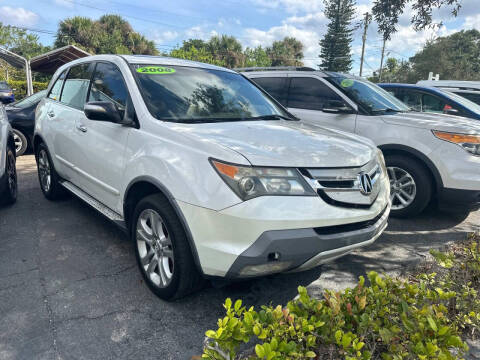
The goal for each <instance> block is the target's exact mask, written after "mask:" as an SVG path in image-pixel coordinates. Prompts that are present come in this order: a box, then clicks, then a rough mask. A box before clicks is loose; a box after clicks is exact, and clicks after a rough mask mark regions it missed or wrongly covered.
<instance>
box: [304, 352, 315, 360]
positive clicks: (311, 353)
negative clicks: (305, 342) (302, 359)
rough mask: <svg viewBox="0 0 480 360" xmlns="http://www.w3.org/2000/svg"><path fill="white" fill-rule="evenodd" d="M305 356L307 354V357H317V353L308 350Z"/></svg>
mask: <svg viewBox="0 0 480 360" xmlns="http://www.w3.org/2000/svg"><path fill="white" fill-rule="evenodd" d="M305 356H306V357H307V358H314V357H317V354H315V353H314V352H313V351H307V352H306V353H305Z"/></svg>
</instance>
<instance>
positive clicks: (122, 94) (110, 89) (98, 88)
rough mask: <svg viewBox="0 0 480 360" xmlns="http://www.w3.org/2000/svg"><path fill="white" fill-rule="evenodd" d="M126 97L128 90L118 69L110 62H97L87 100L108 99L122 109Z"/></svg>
mask: <svg viewBox="0 0 480 360" xmlns="http://www.w3.org/2000/svg"><path fill="white" fill-rule="evenodd" d="M127 99H128V90H127V87H126V85H125V82H124V80H123V76H122V73H121V72H120V70H119V69H118V68H117V67H116V66H115V65H113V64H110V63H97V66H96V68H95V73H94V75H93V83H92V88H91V90H90V95H89V97H88V101H89V102H90V101H110V102H113V103H114V104H115V105H116V106H117V108H118V109H119V110H123V109H124V108H125V105H126V103H127Z"/></svg>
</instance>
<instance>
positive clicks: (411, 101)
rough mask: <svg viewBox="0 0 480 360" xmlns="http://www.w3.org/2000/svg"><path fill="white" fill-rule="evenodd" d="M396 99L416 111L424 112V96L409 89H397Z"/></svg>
mask: <svg viewBox="0 0 480 360" xmlns="http://www.w3.org/2000/svg"><path fill="white" fill-rule="evenodd" d="M395 97H396V98H397V99H399V100H400V101H402V102H403V103H404V104H406V105H408V107H410V108H412V109H413V110H415V111H419V112H420V111H422V94H420V93H418V92H417V91H412V90H408V89H395Z"/></svg>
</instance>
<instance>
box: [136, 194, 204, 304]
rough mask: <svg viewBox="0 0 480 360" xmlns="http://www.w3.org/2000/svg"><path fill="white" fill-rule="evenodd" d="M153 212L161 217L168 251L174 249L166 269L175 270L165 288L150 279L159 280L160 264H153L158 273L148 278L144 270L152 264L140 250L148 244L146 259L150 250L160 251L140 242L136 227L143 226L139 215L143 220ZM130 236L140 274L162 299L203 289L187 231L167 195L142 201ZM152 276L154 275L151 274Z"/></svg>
mask: <svg viewBox="0 0 480 360" xmlns="http://www.w3.org/2000/svg"><path fill="white" fill-rule="evenodd" d="M152 210H153V212H155V213H156V214H158V215H159V216H160V220H161V226H162V227H161V229H162V232H163V233H164V234H165V235H166V238H168V239H169V240H168V241H169V242H170V245H168V246H169V250H170V249H171V251H172V252H173V257H172V258H173V262H172V263H170V259H168V261H167V264H168V265H167V266H168V267H169V268H170V269H173V271H171V272H170V274H171V277H170V278H169V280H168V281H169V283H168V284H164V285H163V286H162V285H160V284H156V283H154V281H152V279H151V276H154V277H157V276H156V275H157V274H158V275H159V276H158V278H159V279H161V277H162V275H161V270H160V266H159V265H158V263H157V265H154V266H153V269H152V270H153V272H155V270H156V272H155V274H153V275H149V274H148V273H147V270H148V268H147V269H145V267H148V264H149V263H150V262H149V263H145V265H143V264H142V260H141V255H140V251H141V250H140V248H141V247H142V246H143V245H142V244H144V245H145V249H146V250H144V251H143V253H144V256H143V258H144V259H146V258H147V257H148V255H145V254H146V253H147V252H148V253H150V251H149V250H151V251H152V252H154V251H157V250H158V249H155V248H154V246H147V242H144V241H142V240H139V239H140V235H138V233H137V226H142V225H141V221H140V222H139V218H140V216H141V215H142V219H143V218H144V217H145V214H146V213H147V212H149V211H152ZM139 224H140V225H139ZM140 229H143V228H140ZM152 229H153V227H152ZM130 234H131V239H132V242H133V245H134V248H135V255H136V258H137V264H138V267H139V269H140V272H141V273H142V276H143V278H144V279H145V282H146V283H147V285H148V287H149V288H150V290H151V291H152V292H153V293H155V294H156V295H157V296H158V297H160V298H161V299H163V300H174V299H178V298H181V297H183V296H185V295H188V294H190V293H192V292H194V291H196V290H199V289H200V288H201V287H202V285H203V283H204V281H203V278H202V276H201V274H200V273H199V272H198V270H197V267H196V265H195V262H194V259H193V255H192V251H191V249H190V245H189V242H188V239H187V236H186V234H185V230H184V228H183V226H182V224H181V222H180V220H179V219H178V216H177V214H176V213H175V211H174V210H173V208H172V206H171V205H170V203H169V202H168V200H167V199H166V198H165V197H164V196H162V195H161V194H153V195H149V196H147V197H145V198H144V199H142V200H140V201H139V203H138V204H137V205H136V207H135V210H134V212H133V216H132V221H131V224H130ZM137 237H138V239H137ZM139 244H140V245H139ZM160 247H161V246H160ZM147 250H148V251H147ZM162 254H163V250H162ZM159 258H160V256H158V253H155V254H154V255H151V256H150V259H159ZM151 261H153V260H151ZM144 266H145V267H144ZM164 266H165V265H164ZM163 271H164V272H163V274H164V275H165V270H163ZM150 274H152V272H151V273H150ZM159 282H162V280H159Z"/></svg>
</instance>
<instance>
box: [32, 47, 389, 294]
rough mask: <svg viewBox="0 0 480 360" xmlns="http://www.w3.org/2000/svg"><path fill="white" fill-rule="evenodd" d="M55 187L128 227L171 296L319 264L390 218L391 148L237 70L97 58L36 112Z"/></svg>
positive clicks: (45, 174) (143, 266)
mask: <svg viewBox="0 0 480 360" xmlns="http://www.w3.org/2000/svg"><path fill="white" fill-rule="evenodd" d="M34 143H35V154H36V159H37V164H38V174H39V180H40V185H41V188H42V191H43V193H44V194H45V196H46V197H47V198H48V199H52V200H53V199H57V198H58V197H60V196H61V195H62V193H63V192H64V191H65V190H68V191H70V192H72V193H74V194H75V195H77V196H78V197H80V198H81V199H83V200H84V201H86V202H87V203H88V204H90V205H91V206H93V207H94V208H96V209H97V210H99V211H100V212H101V213H103V214H104V215H105V216H106V217H107V218H109V219H111V220H113V221H115V222H117V223H118V224H120V225H122V226H124V227H125V228H126V229H127V230H128V232H129V234H130V236H131V239H132V241H133V243H134V244H135V246H134V248H135V252H136V256H137V260H138V264H139V267H140V270H141V272H142V274H143V276H144V278H145V280H146V282H147V284H148V285H149V287H150V288H151V289H152V290H153V291H154V292H155V293H156V294H157V295H158V296H160V297H161V298H164V299H173V298H177V297H180V296H182V295H185V294H187V293H189V292H191V291H193V290H195V289H197V288H198V287H199V285H200V284H201V283H202V279H203V278H204V277H206V276H207V277H208V276H211V277H225V278H245V277H251V276H260V275H265V274H270V273H276V272H283V271H291V270H303V269H308V268H311V267H313V266H316V265H318V264H321V263H323V262H325V261H327V260H331V259H333V258H336V257H338V256H341V255H343V254H346V253H347V252H349V251H351V250H352V249H354V248H358V247H361V246H365V245H368V244H371V243H372V242H373V241H375V239H376V238H377V237H378V236H379V235H380V234H381V233H382V231H383V230H384V229H385V227H386V225H387V218H388V214H389V212H390V204H389V192H390V189H389V181H388V176H387V174H386V169H385V163H384V159H383V156H382V154H381V152H380V151H379V150H377V148H376V147H375V146H374V145H373V143H371V142H370V140H366V139H364V138H361V137H357V136H355V135H352V134H347V133H343V132H340V131H335V130H326V129H323V128H321V127H318V126H315V125H306V124H303V123H301V122H299V121H297V120H296V119H294V118H293V117H292V115H291V114H290V113H288V112H287V111H286V110H285V109H284V108H283V107H282V106H281V105H280V104H279V103H277V102H276V101H275V100H273V99H272V98H271V97H270V96H269V95H267V94H266V93H265V92H263V91H262V90H260V89H259V88H258V87H256V86H255V85H253V83H251V82H250V81H249V80H247V79H246V78H244V77H243V76H242V75H240V74H238V73H235V72H233V71H231V70H228V69H224V68H220V67H216V66H212V65H206V64H200V63H196V62H190V61H184V60H177V59H171V58H161V57H144V56H114V55H99V56H92V57H87V58H84V59H81V60H77V61H74V62H72V63H69V64H67V65H64V66H63V67H61V68H60V69H59V70H58V71H57V72H56V74H55V75H54V77H53V79H52V81H51V83H50V86H49V89H48V95H47V97H46V98H45V99H44V100H42V102H41V103H40V104H39V106H38V108H37V111H36V126H35V139H34Z"/></svg>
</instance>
